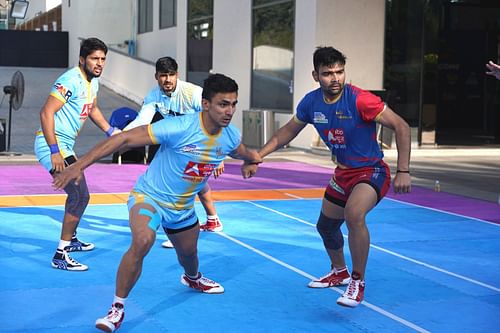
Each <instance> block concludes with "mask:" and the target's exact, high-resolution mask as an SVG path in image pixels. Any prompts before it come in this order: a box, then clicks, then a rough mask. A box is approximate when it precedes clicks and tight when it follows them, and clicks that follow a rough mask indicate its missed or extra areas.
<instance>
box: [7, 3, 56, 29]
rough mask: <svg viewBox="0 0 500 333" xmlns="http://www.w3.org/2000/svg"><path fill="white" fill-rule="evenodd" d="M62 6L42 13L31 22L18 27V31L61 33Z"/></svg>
mask: <svg viewBox="0 0 500 333" xmlns="http://www.w3.org/2000/svg"><path fill="white" fill-rule="evenodd" d="M61 17H62V9H61V5H59V6H57V7H54V8H52V9H51V10H49V11H48V12H45V13H42V14H40V15H38V16H36V17H34V18H32V19H31V20H28V21H26V22H23V23H21V24H18V25H16V30H38V31H61V25H62V19H61Z"/></svg>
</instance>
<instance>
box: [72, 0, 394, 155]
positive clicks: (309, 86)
mask: <svg viewBox="0 0 500 333" xmlns="http://www.w3.org/2000/svg"><path fill="white" fill-rule="evenodd" d="M134 1H135V0H107V1H101V0H86V1H75V0H74V1H71V7H69V6H68V0H63V30H65V31H68V32H69V37H70V50H69V54H70V59H69V62H70V64H71V65H72V66H73V65H76V64H77V62H78V50H79V43H80V40H79V39H78V38H79V37H90V36H95V37H98V38H101V39H102V40H103V41H105V42H107V43H116V42H121V41H124V40H127V39H133V38H134V36H135V35H136V34H135V31H134V30H135V29H136V21H137V18H136V17H135V16H136V14H133V13H135V11H134V9H133V6H134V5H135V2H134ZM153 5H154V14H153V15H154V23H153V31H152V32H150V33H146V34H140V35H137V51H138V53H137V55H138V56H139V57H140V58H143V59H146V60H149V61H151V62H155V61H156V59H157V58H159V57H162V56H165V55H169V56H172V57H174V58H176V60H177V62H178V64H179V73H180V77H181V79H185V77H186V52H187V50H186V46H187V40H186V39H187V0H178V1H177V26H176V27H172V28H168V29H162V30H160V29H159V0H154V1H153ZM295 5H296V8H295V46H294V47H295V49H294V60H293V61H294V95H293V104H294V110H293V111H294V112H295V107H296V106H297V104H298V103H299V101H300V100H301V99H302V97H303V96H304V95H305V94H306V93H307V92H309V91H311V90H313V89H315V88H317V87H318V85H317V83H316V82H314V80H313V78H312V75H311V72H312V70H313V65H312V54H313V52H314V50H315V48H316V47H317V46H322V45H331V46H334V47H336V48H338V49H340V50H341V51H342V52H344V53H345V54H346V56H347V58H348V61H347V67H346V69H347V80H348V82H352V83H353V84H355V85H358V86H360V87H361V88H364V89H369V90H378V89H382V87H383V69H384V66H383V60H384V58H383V56H384V30H385V0H351V1H345V0H295ZM251 6H252V1H250V0H215V1H214V40H213V71H214V72H220V73H224V74H226V75H228V76H231V77H233V78H234V79H235V80H236V81H237V82H238V84H239V89H240V91H239V104H238V110H239V112H237V113H236V115H235V117H234V120H233V123H234V124H235V125H236V126H237V127H238V128H240V129H242V118H243V117H242V112H243V110H246V109H249V108H250V91H251V71H252V27H251V18H252V7H251ZM84 13H92V14H91V15H88V14H84ZM115 22H119V23H115ZM153 74H154V66H152V65H151V64H148V63H144V62H139V61H137V60H134V59H132V58H129V57H127V56H124V55H120V54H118V53H116V54H115V53H114V52H111V53H110V54H109V56H108V62H107V65H106V68H105V69H104V72H103V76H102V81H103V83H104V84H106V85H108V86H110V88H111V89H113V90H115V91H118V92H120V93H122V94H123V95H125V96H128V97H130V98H131V99H132V100H134V101H136V102H140V101H142V98H143V97H144V95H145V94H146V92H147V91H148V90H149V89H151V87H153V86H154V85H155V84H156V82H155V81H154V77H153ZM291 116H292V115H291V114H276V116H275V121H276V122H275V123H276V124H277V125H278V126H279V127H281V126H283V125H284V124H285V123H286V122H287V121H288V120H289V119H290V118H291ZM315 141H317V135H316V133H315V130H314V128H313V127H312V126H307V127H306V128H305V129H304V130H303V131H302V132H301V134H299V135H298V136H297V138H295V140H294V141H292V143H291V146H293V147H299V148H304V149H309V148H310V147H311V146H312V144H313V143H314V142H315Z"/></svg>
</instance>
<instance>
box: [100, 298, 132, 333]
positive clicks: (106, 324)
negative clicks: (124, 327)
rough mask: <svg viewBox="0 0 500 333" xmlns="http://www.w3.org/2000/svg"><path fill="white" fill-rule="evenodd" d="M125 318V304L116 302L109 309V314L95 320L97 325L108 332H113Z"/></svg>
mask: <svg viewBox="0 0 500 333" xmlns="http://www.w3.org/2000/svg"><path fill="white" fill-rule="evenodd" d="M123 318H125V311H124V309H123V304H121V303H115V304H113V305H112V306H111V309H109V311H108V314H107V315H106V317H104V318H99V319H97V320H96V321H95V327H96V328H98V329H100V330H101V331H104V332H107V333H113V332H114V331H115V330H117V329H118V328H119V327H120V325H121V324H122V321H123Z"/></svg>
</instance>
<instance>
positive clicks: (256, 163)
mask: <svg viewBox="0 0 500 333" xmlns="http://www.w3.org/2000/svg"><path fill="white" fill-rule="evenodd" d="M261 163H262V162H247V164H255V165H259V164H261Z"/></svg>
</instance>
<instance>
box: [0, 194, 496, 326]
mask: <svg viewBox="0 0 500 333" xmlns="http://www.w3.org/2000/svg"><path fill="white" fill-rule="evenodd" d="M197 205H199V204H198V203H197ZM217 208H218V211H219V215H220V216H221V217H223V222H224V232H223V233H220V234H215V233H202V234H201V238H200V242H199V252H200V253H199V257H200V270H201V271H202V272H203V273H204V274H205V275H206V276H207V277H209V278H212V279H214V280H216V281H218V282H220V283H221V284H222V285H223V286H224V287H225V289H226V292H225V293H224V294H221V295H207V294H201V293H198V292H196V291H194V290H191V289H188V288H186V287H185V286H183V285H181V283H180V282H179V278H180V275H181V273H182V270H181V268H180V266H179V265H178V263H177V259H176V256H175V253H174V251H173V250H167V249H163V248H161V246H160V243H161V241H162V240H164V239H165V236H164V235H163V234H162V233H160V232H159V233H158V238H159V239H158V240H157V245H156V246H154V247H153V249H152V250H151V252H150V254H149V255H148V257H147V258H146V260H145V264H144V268H143V273H142V277H141V279H140V280H139V282H138V284H137V285H136V287H135V289H134V290H133V291H132V293H131V295H130V296H129V299H128V301H127V304H126V316H125V321H124V323H123V325H122V327H121V328H120V329H119V330H118V332H123V333H125V332H157V333H160V332H191V331H202V332H377V333H380V332H494V331H496V330H498V327H500V265H499V263H500V225H498V224H496V223H491V222H487V221H485V220H481V219H478V218H472V217H467V216H464V215H460V214H456V213H448V212H445V211H440V210H439V209H435V208H427V207H424V206H419V205H416V204H412V203H405V202H401V201H397V200H394V199H391V198H386V199H384V200H383V201H382V202H381V203H380V204H379V205H378V206H377V207H376V208H375V209H374V210H373V211H372V212H371V213H370V215H369V216H368V225H369V229H370V232H371V243H372V246H371V248H370V257H369V261H368V268H367V284H366V294H365V302H364V303H363V304H362V305H360V306H359V307H358V308H355V309H348V308H343V307H340V306H338V305H336V303H335V301H336V299H337V297H338V296H339V293H340V292H341V290H343V288H341V289H336V288H332V289H310V288H307V283H308V282H309V280H310V279H312V278H315V277H319V276H321V275H324V274H325V273H326V272H327V271H328V270H329V261H328V259H327V256H326V253H325V252H324V249H323V246H322V242H321V239H320V237H319V236H318V234H317V232H316V229H315V222H316V219H317V214H318V212H319V208H320V200H319V199H301V198H292V199H289V200H257V201H254V200H241V201H219V202H217ZM197 210H198V212H200V217H204V214H203V213H202V208H201V206H197ZM62 212H63V206H61V205H57V206H31V207H3V208H0V268H1V269H0V280H1V282H2V283H1V286H0V300H1V305H0V332H5V333H6V332H32V333H53V332H54V333H55V332H74V333H80V332H97V330H95V329H94V321H95V319H96V318H98V317H101V316H104V314H105V313H106V311H107V309H108V307H109V306H110V304H111V301H112V297H113V294H114V281H115V274H116V269H117V266H118V263H119V260H120V258H121V256H122V254H123V252H124V251H125V249H126V248H127V247H128V244H129V237H130V232H129V228H128V225H127V223H128V222H127V218H128V213H127V209H126V205H125V204H102V205H96V204H94V205H91V206H89V208H88V209H87V211H86V214H85V216H84V219H83V220H82V222H81V224H80V227H79V236H80V237H81V238H82V239H84V240H87V241H92V242H95V244H96V249H95V250H93V251H90V252H87V253H75V254H74V257H75V258H76V259H77V260H79V261H81V262H83V263H85V264H87V265H89V267H90V269H89V271H87V272H65V271H60V270H56V269H52V268H51V267H50V258H51V257H52V255H53V251H54V248H55V245H56V239H57V235H58V234H59V233H60V228H61V225H60V219H61V216H62ZM344 228H345V227H344ZM343 231H344V234H346V230H345V229H344V230H343ZM346 260H347V262H348V263H350V256H349V252H348V249H347V241H346Z"/></svg>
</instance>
